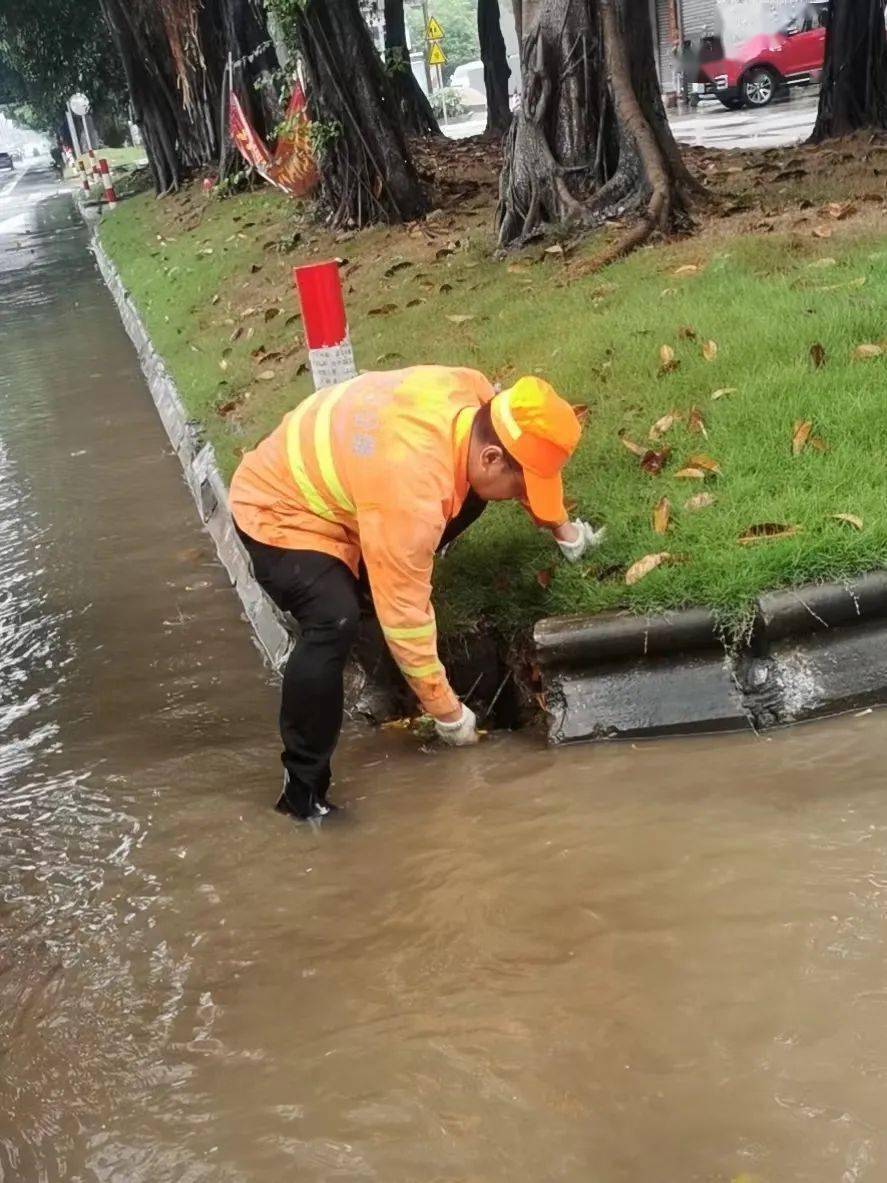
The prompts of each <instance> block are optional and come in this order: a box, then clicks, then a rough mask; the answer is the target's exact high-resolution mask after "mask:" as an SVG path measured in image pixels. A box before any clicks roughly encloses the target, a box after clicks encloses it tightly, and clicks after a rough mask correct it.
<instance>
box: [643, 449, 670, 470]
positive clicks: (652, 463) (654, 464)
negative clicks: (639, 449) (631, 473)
mask: <svg viewBox="0 0 887 1183" xmlns="http://www.w3.org/2000/svg"><path fill="white" fill-rule="evenodd" d="M670 455H671V448H663V449H662V451H661V452H654V451H653V450H652V449H651V450H650V451H648V452H644V455H643V458H642V460H641V468H642V469H643V470H644V472H649V473H650V475H651V476H658V475H659V473H660V472H662V470H663V468H665V462H666V461H667V460H668V458H669V456H670Z"/></svg>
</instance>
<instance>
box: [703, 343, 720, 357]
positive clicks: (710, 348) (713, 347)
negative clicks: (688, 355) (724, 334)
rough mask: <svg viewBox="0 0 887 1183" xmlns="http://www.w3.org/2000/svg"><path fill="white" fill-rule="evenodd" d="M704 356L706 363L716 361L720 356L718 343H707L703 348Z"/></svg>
mask: <svg viewBox="0 0 887 1183" xmlns="http://www.w3.org/2000/svg"><path fill="white" fill-rule="evenodd" d="M702 356H703V357H704V358H705V360H706V361H714V359H715V358H716V357H717V356H718V343H717V341H705V342H704V343H703V346H702Z"/></svg>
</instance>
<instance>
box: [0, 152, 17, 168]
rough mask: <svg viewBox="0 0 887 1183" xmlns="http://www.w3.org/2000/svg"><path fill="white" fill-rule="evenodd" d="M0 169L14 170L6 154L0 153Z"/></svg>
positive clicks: (9, 157)
mask: <svg viewBox="0 0 887 1183" xmlns="http://www.w3.org/2000/svg"><path fill="white" fill-rule="evenodd" d="M0 168H15V165H14V164H13V163H12V157H11V156H10V155H9V153H8V152H0Z"/></svg>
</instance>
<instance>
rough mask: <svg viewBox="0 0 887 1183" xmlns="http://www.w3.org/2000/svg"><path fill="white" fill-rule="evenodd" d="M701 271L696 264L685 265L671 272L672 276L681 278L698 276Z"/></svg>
mask: <svg viewBox="0 0 887 1183" xmlns="http://www.w3.org/2000/svg"><path fill="white" fill-rule="evenodd" d="M701 270H702V268H701V267H700V266H699V264H698V263H685V264H684V265H683V267H678V268H677V270H676V271H672V275H677V276H681V277H683V276H685V275H698V274H699V272H700V271H701Z"/></svg>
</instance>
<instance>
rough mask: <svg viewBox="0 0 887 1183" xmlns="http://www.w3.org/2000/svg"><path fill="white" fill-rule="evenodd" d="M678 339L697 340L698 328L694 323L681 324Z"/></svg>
mask: <svg viewBox="0 0 887 1183" xmlns="http://www.w3.org/2000/svg"><path fill="white" fill-rule="evenodd" d="M678 340H679V341H695V340H696V330H695V329H694V328H693V326H692V325H681V327H680V328H679V329H678Z"/></svg>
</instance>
